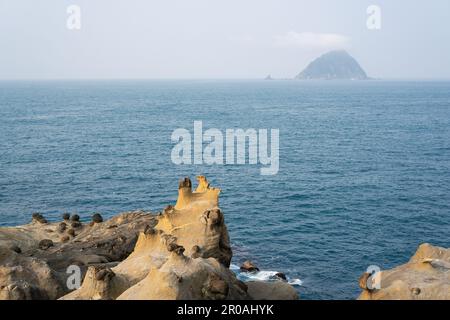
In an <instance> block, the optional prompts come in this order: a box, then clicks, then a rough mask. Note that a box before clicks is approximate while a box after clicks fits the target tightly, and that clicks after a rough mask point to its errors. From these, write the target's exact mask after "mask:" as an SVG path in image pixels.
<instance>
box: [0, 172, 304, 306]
mask: <svg viewBox="0 0 450 320" xmlns="http://www.w3.org/2000/svg"><path fill="white" fill-rule="evenodd" d="M197 178H198V186H197V188H196V190H195V191H193V190H192V183H191V181H190V179H188V178H185V179H184V180H182V181H181V182H180V184H179V189H178V199H177V202H176V204H175V206H167V207H166V208H165V209H164V210H163V212H161V213H160V214H159V215H154V214H151V213H148V212H142V211H137V212H128V213H123V214H120V215H117V216H116V217H114V218H112V219H109V220H107V221H104V220H103V218H102V217H101V216H100V215H99V214H94V216H93V217H92V221H91V222H90V223H89V224H85V223H82V222H81V221H80V217H79V216H77V215H74V216H71V217H69V216H68V215H67V214H64V215H63V219H64V221H63V222H59V223H58V222H56V223H48V222H47V221H46V220H45V218H44V217H43V216H42V215H41V214H35V215H33V221H32V222H31V223H30V224H28V225H25V226H21V227H9V228H0V299H64V300H70V299H95V300H99V299H251V298H252V296H251V295H249V292H248V290H249V287H248V286H247V284H245V283H243V282H242V281H240V280H238V279H237V278H236V276H235V274H234V273H233V272H232V271H231V270H230V269H229V266H230V261H231V258H232V251H231V247H230V240H229V236H228V231H227V228H226V225H225V221H224V216H223V213H222V211H221V210H220V208H219V207H218V196H219V193H220V189H217V188H212V187H211V186H210V185H209V183H208V181H207V180H206V178H205V177H203V176H200V177H197ZM71 265H77V266H79V267H80V270H81V271H82V279H83V281H82V284H81V287H79V288H78V289H76V290H74V291H70V290H69V289H68V286H67V284H66V283H67V279H68V276H69V275H68V274H67V268H68V266H71ZM256 286H257V285H256ZM280 286H282V288H280ZM286 286H289V285H287V284H286V283H285V282H282V281H275V282H271V283H268V284H267V285H265V286H263V287H255V286H254V285H253V284H251V285H250V287H251V290H252V292H253V293H254V294H255V297H256V296H258V297H265V298H267V299H269V298H270V294H272V293H276V295H275V296H274V298H280V297H282V298H289V299H291V298H294V296H295V297H297V296H296V292H295V290H294V289H293V288H292V287H290V286H289V287H290V288H291V289H292V290H293V291H294V292H295V294H294V293H293V292H292V291H289V292H290V293H291V294H288V295H284V296H280V295H279V292H281V291H283V290H285V289H286V288H287V287H286ZM255 288H256V289H255ZM283 288H285V289H283Z"/></svg>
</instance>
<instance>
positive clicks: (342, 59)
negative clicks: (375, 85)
mask: <svg viewBox="0 0 450 320" xmlns="http://www.w3.org/2000/svg"><path fill="white" fill-rule="evenodd" d="M295 79H299V80H334V79H340V80H368V79H370V78H369V77H367V74H366V72H365V71H364V70H363V68H361V66H360V65H359V63H358V62H357V61H356V60H355V58H353V57H352V56H351V55H350V54H348V52H347V51H344V50H339V51H330V52H328V53H325V54H324V55H322V56H320V57H319V58H317V59H315V60H314V61H313V62H311V63H310V64H309V65H308V66H307V67H306V68H305V69H304V70H303V71H302V72H300V73H299V74H298V75H297V76H296V77H295Z"/></svg>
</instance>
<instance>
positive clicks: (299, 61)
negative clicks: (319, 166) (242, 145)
mask: <svg viewBox="0 0 450 320" xmlns="http://www.w3.org/2000/svg"><path fill="white" fill-rule="evenodd" d="M372 4H376V5H379V6H380V7H381V18H382V20H381V30H369V29H368V28H367V26H366V20H367V17H368V15H367V13H366V9H367V7H368V6H369V5H372ZM69 5H78V6H79V7H80V9H81V29H80V30H69V29H68V28H67V27H66V21H67V18H68V16H69V15H68V14H67V12H66V10H67V7H68V6H69ZM0 43H1V47H0V78H1V79H18V78H19V79H23V78H46V79H48V78H262V77H265V76H266V75H267V74H271V75H272V76H273V77H278V78H284V77H288V78H291V77H294V76H295V75H296V74H297V73H298V72H300V71H301V70H302V69H303V68H304V67H305V66H306V65H307V63H308V62H310V61H311V60H312V59H313V58H315V57H316V56H318V55H320V54H321V53H324V52H326V51H328V50H331V49H336V48H345V49H347V50H348V51H349V52H350V54H352V55H353V56H354V57H355V58H356V59H357V60H358V61H359V62H360V63H361V65H362V67H363V68H364V69H365V70H366V71H367V73H368V74H369V75H370V76H372V77H382V78H447V79H449V78H450V58H449V57H450V1H448V0H432V1H419V0H414V1H412V0H396V1H392V0H371V1H366V0H345V1H336V0H314V1H302V0H158V1H156V0H114V1H111V0H39V1H36V0H0Z"/></svg>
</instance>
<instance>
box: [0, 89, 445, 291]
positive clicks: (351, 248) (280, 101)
mask: <svg viewBox="0 0 450 320" xmlns="http://www.w3.org/2000/svg"><path fill="white" fill-rule="evenodd" d="M194 120H202V121H203V126H204V128H205V129H207V128H219V129H221V130H225V129H226V128H243V129H246V128H278V129H280V171H279V173H278V175H276V176H261V175H260V172H259V166H249V165H245V166H239V165H226V166H217V165H215V166H207V165H204V166H203V165H199V166H176V165H174V164H172V162H171V159H170V153H171V149H172V146H173V143H172V142H171V140H170V136H171V133H172V131H173V130H174V129H176V128H180V127H181V128H187V129H189V130H191V131H192V130H193V121H194ZM0 137H1V140H0V225H2V226H6V225H16V224H23V223H26V222H28V221H29V220H30V215H31V213H32V212H34V211H40V212H43V213H45V215H46V216H47V217H49V218H55V219H56V218H58V217H59V216H60V214H61V213H62V212H65V211H70V212H74V211H76V212H78V213H79V214H81V215H82V216H83V215H85V216H86V217H88V216H89V215H90V214H91V213H92V212H94V211H98V212H102V213H103V214H104V215H107V216H111V215H113V214H115V213H118V212H121V211H126V210H132V209H138V208H142V209H149V210H155V211H156V210H160V209H161V208H163V207H164V206H165V205H166V204H169V203H174V201H175V199H176V195H177V180H178V178H180V177H182V176H191V177H194V176H195V175H196V174H200V173H202V174H205V175H206V176H207V177H208V178H209V179H210V180H211V182H212V184H213V185H215V186H220V187H221V188H222V189H223V194H222V197H221V207H222V208H223V210H224V212H225V215H226V221H227V223H228V226H229V231H230V234H231V238H232V242H233V244H234V251H235V259H234V263H236V264H239V263H240V262H242V260H243V259H246V258H249V259H252V260H254V261H255V262H256V263H257V264H258V265H259V266H260V267H261V268H262V269H266V270H278V271H283V272H285V273H287V274H288V275H289V276H290V277H292V278H300V279H301V280H302V281H303V286H301V287H300V288H299V291H300V294H301V295H302V297H303V298H304V299H329V298H330V299H338V298H345V299H347V298H348V299H351V298H355V297H356V296H357V295H358V293H359V290H358V286H357V279H358V277H359V275H360V274H361V273H362V272H364V271H365V269H366V268H367V266H369V265H371V264H376V265H379V266H380V267H381V268H390V267H393V266H395V265H397V264H401V263H404V262H406V261H407V260H408V259H409V257H410V256H411V255H412V254H413V253H414V251H415V250H416V248H417V246H418V245H419V244H420V243H422V242H430V243H433V244H435V245H440V246H445V247H450V83H449V82H381V81H368V82H297V81H111V82H1V83H0Z"/></svg>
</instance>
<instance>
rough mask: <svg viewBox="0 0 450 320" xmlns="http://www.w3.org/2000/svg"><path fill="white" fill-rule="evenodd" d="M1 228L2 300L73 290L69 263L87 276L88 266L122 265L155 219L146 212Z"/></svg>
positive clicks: (43, 296) (37, 221) (36, 221)
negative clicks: (104, 219)
mask: <svg viewBox="0 0 450 320" xmlns="http://www.w3.org/2000/svg"><path fill="white" fill-rule="evenodd" d="M42 219H43V217H41V216H38V218H37V219H36V218H35V217H33V220H32V222H31V223H30V224H28V225H24V226H20V227H6V228H0V299H12V300H16V299H57V298H59V297H61V296H62V295H64V294H66V293H68V292H69V289H68V288H67V285H66V281H67V277H68V276H69V274H67V268H68V267H69V266H70V265H77V266H79V267H80V269H81V271H82V276H84V273H85V272H86V269H87V268H88V267H89V266H93V265H102V264H106V265H107V264H117V263H118V262H120V261H122V260H123V259H125V258H126V257H127V256H128V255H129V254H130V253H131V252H132V251H133V248H134V246H135V244H136V240H137V236H138V233H139V230H144V228H145V226H147V225H154V224H155V223H156V220H155V217H154V215H151V214H149V213H145V212H128V213H123V214H120V215H118V216H116V217H114V218H112V219H110V220H108V221H107V222H105V223H101V224H95V225H93V226H89V225H85V224H83V223H81V222H78V221H75V222H78V223H79V224H80V225H79V227H78V228H77V229H76V230H74V229H71V228H70V227H68V226H66V227H62V223H61V222H56V223H47V222H46V223H45V224H43V223H42Z"/></svg>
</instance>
